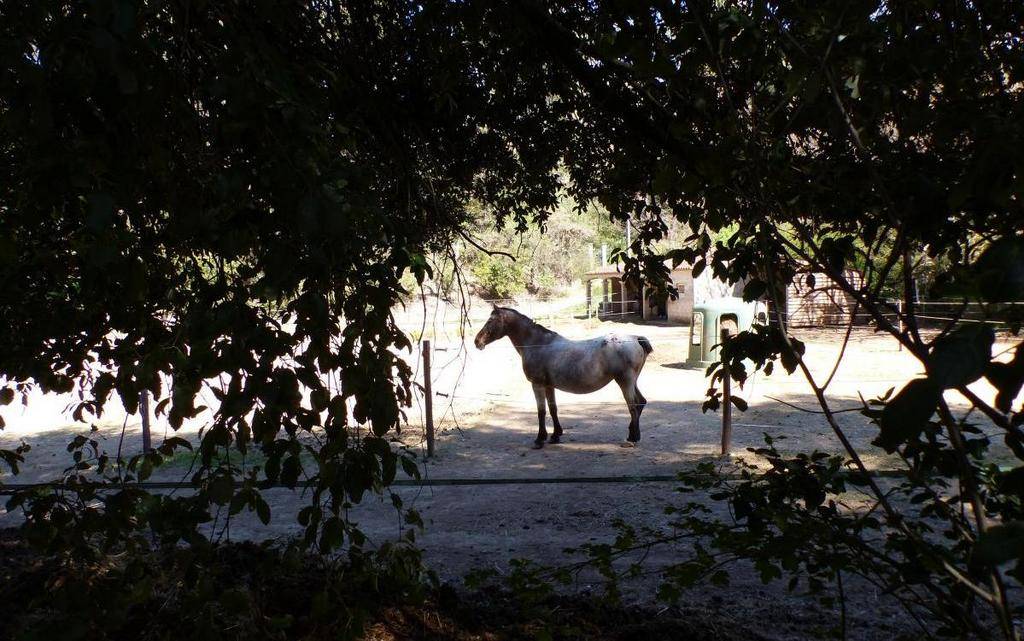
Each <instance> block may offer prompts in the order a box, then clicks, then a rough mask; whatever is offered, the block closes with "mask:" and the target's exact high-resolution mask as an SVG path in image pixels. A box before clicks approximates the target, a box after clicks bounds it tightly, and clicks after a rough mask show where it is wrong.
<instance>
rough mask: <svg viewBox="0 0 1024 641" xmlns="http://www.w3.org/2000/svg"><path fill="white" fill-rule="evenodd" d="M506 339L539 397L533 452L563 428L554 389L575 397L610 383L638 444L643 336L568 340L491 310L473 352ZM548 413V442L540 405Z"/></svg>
mask: <svg viewBox="0 0 1024 641" xmlns="http://www.w3.org/2000/svg"><path fill="white" fill-rule="evenodd" d="M505 336H508V338H509V340H511V341H512V344H513V345H514V346H515V348H516V351H517V352H519V356H520V357H521V358H522V359H523V373H524V374H526V379H527V380H528V381H530V382H531V383H533V394H534V396H536V398H537V422H538V426H539V429H538V431H537V440H536V441H534V443H535V444H534V447H535V448H537V449H539V448H541V447H544V442H545V441H548V442H549V443H558V442H559V441H560V440H561V437H562V426H561V425H560V424H559V422H558V408H557V406H556V405H555V389H560V390H562V391H564V392H571V393H573V394H589V393H591V392H596V391H597V390H599V389H601V388H602V387H604V386H605V385H607V384H608V383H610V382H611V381H615V382H616V383H618V384H619V387H620V388H621V389H622V397H623V398H624V399H626V405H627V406H628V407H629V417H630V421H629V436H627V437H626V440H627V441H628V442H629V443H630V444H633V445H635V444H636V443H637V442H639V441H640V413H641V412H643V411H644V406H645V405H647V399H646V398H644V395H643V394H641V393H640V390H639V389H637V386H636V379H637V377H638V376H639V375H640V370H642V369H643V367H644V363H645V362H646V361H647V355H648V354H650V353H651V352H652V351H654V348H653V347H651V342H650V341H649V340H647V339H646V338H644V337H643V336H616V335H614V334H609V335H607V336H604V337H601V338H591V339H589V340H584V341H572V340H569V339H568V338H565V337H564V336H561V335H559V334H557V333H555V332H553V331H551V330H550V329H548V328H546V327H543V326H542V325H539V324H537V323H535V322H534V321H533V320H532V319H530V318H529V317H527V316H525V315H523V314H520V313H519V312H517V311H516V310H514V309H510V308H508V307H495V308H494V311H492V312H491V316H490V318H488V319H487V323H486V324H485V325H484V326H483V327H482V328H481V329H480V331H479V332H478V333H477V335H476V339H475V341H474V343H475V344H476V347H477V349H483V348H484V347H486V346H487V345H488V344H489V343H493V342H494V341H496V340H498V339H500V338H504V337H505ZM545 399H546V400H547V406H548V408H549V409H550V410H551V421H552V423H554V426H555V433H554V434H553V435H552V436H551V439H550V440H548V432H547V428H546V426H545V424H544V401H545Z"/></svg>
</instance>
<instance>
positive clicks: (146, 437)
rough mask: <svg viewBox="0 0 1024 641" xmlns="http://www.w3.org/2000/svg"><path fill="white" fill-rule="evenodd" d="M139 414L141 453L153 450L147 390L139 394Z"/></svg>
mask: <svg viewBox="0 0 1024 641" xmlns="http://www.w3.org/2000/svg"><path fill="white" fill-rule="evenodd" d="M139 414H141V415H142V451H143V452H149V451H150V450H152V449H153V438H152V436H151V435H150V431H149V390H142V391H141V392H139Z"/></svg>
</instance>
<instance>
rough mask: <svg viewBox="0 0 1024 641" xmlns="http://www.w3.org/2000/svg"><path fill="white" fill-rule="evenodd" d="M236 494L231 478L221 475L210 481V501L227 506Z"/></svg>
mask: <svg viewBox="0 0 1024 641" xmlns="http://www.w3.org/2000/svg"><path fill="white" fill-rule="evenodd" d="M232 494H234V482H233V481H232V479H231V477H230V476H228V475H226V474H221V475H219V476H216V477H214V479H213V480H212V481H210V500H211V501H213V502H214V503H216V504H217V505H227V504H228V502H229V501H231V496H232Z"/></svg>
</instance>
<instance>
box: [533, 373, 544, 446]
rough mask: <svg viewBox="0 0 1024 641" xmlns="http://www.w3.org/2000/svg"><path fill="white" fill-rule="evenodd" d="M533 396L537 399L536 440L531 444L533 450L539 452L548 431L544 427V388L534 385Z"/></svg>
mask: <svg viewBox="0 0 1024 641" xmlns="http://www.w3.org/2000/svg"><path fill="white" fill-rule="evenodd" d="M533 395H534V397H536V399H537V440H536V441H534V442H533V449H535V450H539V449H540V448H542V447H544V441H546V440H548V430H547V427H545V426H544V401H545V400H546V399H545V393H544V386H543V385H534V386H533Z"/></svg>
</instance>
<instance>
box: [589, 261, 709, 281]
mask: <svg viewBox="0 0 1024 641" xmlns="http://www.w3.org/2000/svg"><path fill="white" fill-rule="evenodd" d="M665 266H666V267H668V268H669V270H671V271H674V272H675V271H682V270H686V269H690V265H689V264H688V263H679V264H678V265H676V266H675V267H672V261H671V260H666V261H665ZM622 275H623V274H622V263H614V264H611V265H601V266H600V267H597V268H595V269H592V270H590V271H589V272H587V273H586V274H584V275H583V280H594V279H595V278H622Z"/></svg>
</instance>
